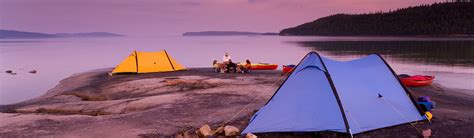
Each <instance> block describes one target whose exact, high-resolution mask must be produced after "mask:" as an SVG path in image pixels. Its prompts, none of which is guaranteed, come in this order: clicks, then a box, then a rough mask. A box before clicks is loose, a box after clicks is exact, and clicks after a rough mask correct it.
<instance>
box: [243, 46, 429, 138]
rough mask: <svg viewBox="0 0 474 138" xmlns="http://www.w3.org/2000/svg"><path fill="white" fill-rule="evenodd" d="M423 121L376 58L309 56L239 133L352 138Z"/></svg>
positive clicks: (403, 88) (398, 83)
mask: <svg viewBox="0 0 474 138" xmlns="http://www.w3.org/2000/svg"><path fill="white" fill-rule="evenodd" d="M425 119H426V117H425V116H424V113H423V112H422V111H421V110H419V108H418V107H417V105H416V103H415V101H414V100H413V98H412V97H411V94H410V93H409V91H408V89H407V88H405V87H404V86H403V85H402V84H401V82H400V80H399V79H398V77H397V76H396V74H395V72H394V71H393V70H392V68H391V67H390V66H389V65H388V64H387V62H386V61H385V60H384V59H383V58H382V57H381V56H380V55H378V54H371V55H368V56H366V57H364V58H361V59H357V60H352V61H347V62H341V61H334V60H331V59H328V58H324V57H321V56H320V55H319V54H318V53H316V52H310V53H308V54H307V55H306V56H305V57H304V58H303V59H302V60H301V61H300V63H299V64H298V65H297V66H296V68H295V69H294V71H293V72H292V73H291V74H290V75H289V76H288V78H287V79H286V80H285V81H284V82H283V84H282V85H281V86H280V87H279V88H278V89H277V91H276V92H275V94H274V95H273V96H272V98H271V99H270V100H269V101H268V102H267V104H266V105H265V106H264V107H262V108H261V109H260V110H259V111H258V112H257V113H255V114H254V115H253V117H252V118H251V120H250V122H249V125H248V126H247V127H246V128H245V129H244V131H243V132H242V133H243V134H246V133H269V132H318V131H332V132H340V133H347V134H350V135H353V134H358V133H361V132H366V131H370V130H374V129H379V128H384V127H389V126H394V125H399V124H404V123H409V122H414V121H419V120H425Z"/></svg>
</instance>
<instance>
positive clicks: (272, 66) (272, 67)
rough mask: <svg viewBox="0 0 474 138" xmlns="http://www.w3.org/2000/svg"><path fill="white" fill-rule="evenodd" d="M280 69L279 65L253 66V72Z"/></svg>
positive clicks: (261, 64) (264, 64)
mask: <svg viewBox="0 0 474 138" xmlns="http://www.w3.org/2000/svg"><path fill="white" fill-rule="evenodd" d="M277 68H278V65H277V64H268V63H258V64H252V68H251V69H252V70H276V69H277Z"/></svg>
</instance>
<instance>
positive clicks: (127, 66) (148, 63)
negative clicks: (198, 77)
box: [112, 50, 186, 74]
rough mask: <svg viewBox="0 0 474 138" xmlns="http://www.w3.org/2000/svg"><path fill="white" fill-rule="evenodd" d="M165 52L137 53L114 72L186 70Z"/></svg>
mask: <svg viewBox="0 0 474 138" xmlns="http://www.w3.org/2000/svg"><path fill="white" fill-rule="evenodd" d="M185 69H186V68H184V67H183V66H182V65H181V64H179V63H177V62H176V61H175V60H174V59H173V58H171V57H170V56H169V55H168V53H167V52H166V51H165V50H162V51H159V52H136V51H134V52H133V53H132V54H131V55H130V56H128V57H127V58H125V60H123V61H122V63H120V64H119V65H117V67H116V68H115V69H114V70H113V71H112V74H117V73H151V72H169V71H178V70H185Z"/></svg>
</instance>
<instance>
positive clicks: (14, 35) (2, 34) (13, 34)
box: [0, 29, 125, 39]
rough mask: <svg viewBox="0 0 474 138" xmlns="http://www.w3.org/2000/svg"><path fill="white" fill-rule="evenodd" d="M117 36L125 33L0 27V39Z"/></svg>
mask: <svg viewBox="0 0 474 138" xmlns="http://www.w3.org/2000/svg"><path fill="white" fill-rule="evenodd" d="M118 36H125V35H121V34H114V33H108V32H88V33H56V34H47V33H37V32H24V31H16V30H2V29H0V39H41V38H58V37H118Z"/></svg>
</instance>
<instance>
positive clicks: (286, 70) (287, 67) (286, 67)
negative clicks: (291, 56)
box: [283, 65, 296, 73]
mask: <svg viewBox="0 0 474 138" xmlns="http://www.w3.org/2000/svg"><path fill="white" fill-rule="evenodd" d="M295 67H296V65H283V73H289V72H291V71H293V69H294V68H295Z"/></svg>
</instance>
